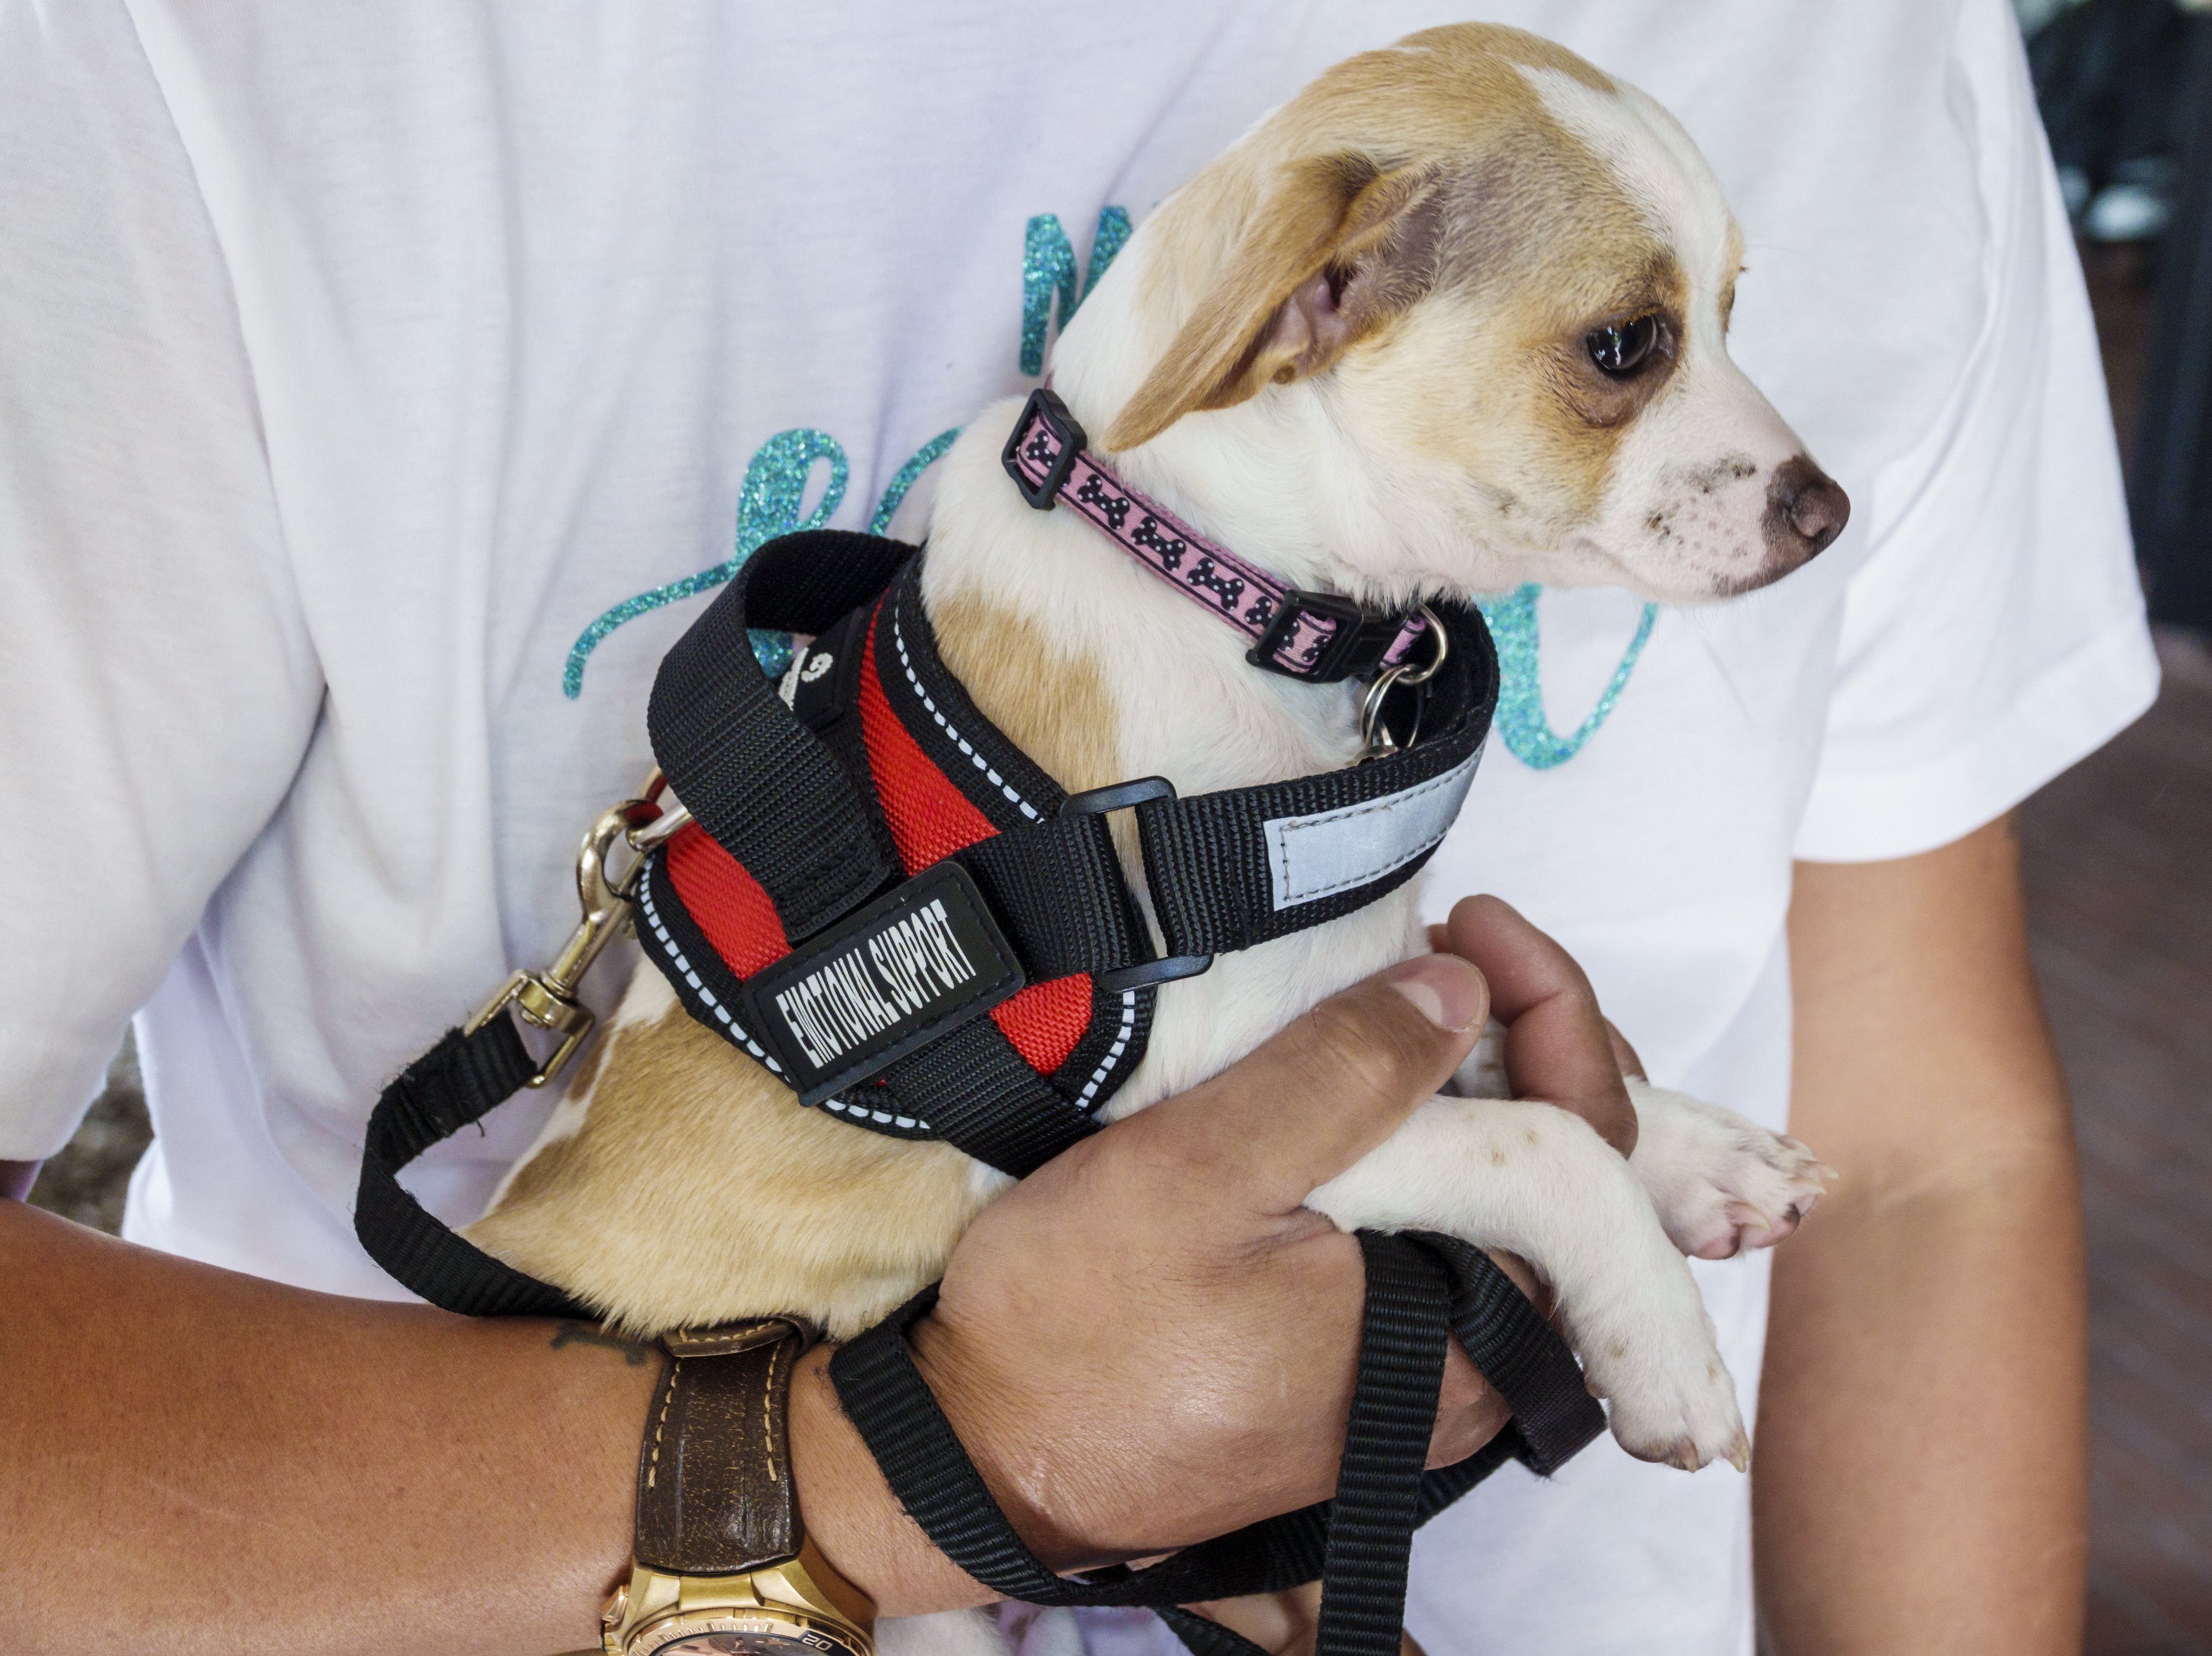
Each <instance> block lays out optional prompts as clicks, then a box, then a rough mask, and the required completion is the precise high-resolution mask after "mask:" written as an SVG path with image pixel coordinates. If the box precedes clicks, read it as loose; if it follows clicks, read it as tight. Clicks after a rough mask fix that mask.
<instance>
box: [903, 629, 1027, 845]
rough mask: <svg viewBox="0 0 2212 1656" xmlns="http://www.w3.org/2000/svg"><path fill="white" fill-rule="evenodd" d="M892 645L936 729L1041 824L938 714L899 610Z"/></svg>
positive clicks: (1001, 778)
mask: <svg viewBox="0 0 2212 1656" xmlns="http://www.w3.org/2000/svg"><path fill="white" fill-rule="evenodd" d="M891 642H892V643H893V644H895V645H896V646H898V658H899V667H900V670H902V671H903V672H904V673H905V674H906V682H908V684H909V685H911V686H912V687H913V688H914V693H915V695H917V696H919V697H920V698H921V705H922V706H923V707H927V708H928V709H929V716H930V717H931V718H932V719H935V720H936V721H937V728H938V729H939V730H940V731H944V732H945V735H947V736H948V737H951V738H952V743H953V745H954V746H955V747H957V748H958V749H960V751H961V752H963V753H964V754H966V755H968V757H969V759H970V760H971V761H974V763H975V768H976V769H977V770H979V771H981V772H982V773H983V774H984V775H985V776H987V777H988V778H990V779H991V786H994V787H995V788H996V789H998V791H999V792H1000V793H1003V794H1005V795H1006V798H1007V800H1008V801H1009V802H1010V803H1012V804H1015V805H1018V806H1019V807H1020V808H1021V813H1022V815H1023V816H1026V817H1028V818H1029V819H1030V821H1031V822H1042V821H1043V820H1044V814H1043V813H1042V811H1040V810H1037V808H1036V806H1035V805H1032V804H1030V802H1029V801H1028V800H1026V799H1024V798H1022V796H1021V795H1020V794H1018V793H1017V792H1014V789H1013V787H1012V785H1011V784H1009V783H1008V782H1007V780H1006V778H1004V777H1003V776H1000V774H999V773H998V772H996V771H994V770H993V769H992V768H991V767H990V765H989V764H988V762H987V761H985V759H984V757H983V755H981V754H979V753H977V752H976V751H975V749H973V748H971V747H969V745H968V743H967V739H966V738H965V737H963V736H962V735H961V734H960V732H959V731H956V730H954V729H953V728H952V726H951V725H948V724H946V723H945V715H944V714H943V713H939V712H938V711H937V703H936V702H934V701H931V700H930V697H929V692H928V691H927V690H925V689H923V688H921V680H920V679H919V678H917V677H915V671H914V663H913V662H912V661H911V660H910V659H908V656H907V652H906V632H905V629H904V628H902V627H900V625H899V618H898V612H897V610H892V612H891Z"/></svg>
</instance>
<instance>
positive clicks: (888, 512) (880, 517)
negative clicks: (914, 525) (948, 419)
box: [868, 426, 960, 535]
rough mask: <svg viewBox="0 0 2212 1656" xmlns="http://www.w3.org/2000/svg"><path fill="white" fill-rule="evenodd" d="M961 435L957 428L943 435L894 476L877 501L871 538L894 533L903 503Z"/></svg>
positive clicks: (870, 524)
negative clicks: (916, 480) (918, 481)
mask: <svg viewBox="0 0 2212 1656" xmlns="http://www.w3.org/2000/svg"><path fill="white" fill-rule="evenodd" d="M959 435H960V428H959V427H957V426H955V427H953V428H952V429H951V430H950V431H940V432H939V433H938V434H937V435H936V436H934V437H933V438H931V439H930V440H928V441H927V442H926V443H924V444H923V445H922V446H921V447H920V448H918V449H916V450H915V452H914V453H913V455H912V457H911V458H908V461H907V463H906V464H904V465H902V466H901V467H900V468H899V469H898V470H896V471H895V472H893V473H892V474H891V480H890V483H889V485H888V486H886V487H885V488H884V498H883V499H882V500H878V501H877V502H876V515H875V516H874V517H872V518H871V519H868V533H870V534H871V535H888V534H890V531H891V519H892V518H893V517H894V516H896V513H897V512H898V509H899V502H900V501H902V500H905V499H906V492H907V490H908V489H910V488H913V487H914V485H915V479H917V478H918V477H920V476H921V474H922V473H923V472H925V471H927V470H929V469H930V467H932V466H933V465H935V464H937V463H938V461H939V460H941V459H943V458H945V450H947V449H949V448H951V446H952V443H953V440H954V439H955V438H957V437H958V436H959Z"/></svg>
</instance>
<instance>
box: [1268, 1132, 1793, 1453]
mask: <svg viewBox="0 0 2212 1656" xmlns="http://www.w3.org/2000/svg"><path fill="white" fill-rule="evenodd" d="M1307 1205H1308V1206H1310V1207H1311V1208H1313V1209H1315V1210H1316V1211H1318V1212H1321V1213H1324V1214H1326V1215H1328V1217H1329V1218H1331V1219H1333V1220H1334V1221H1335V1222H1336V1223H1337V1224H1338V1225H1339V1226H1340V1227H1341V1228H1344V1229H1346V1230H1358V1229H1374V1230H1393V1231H1395V1230H1440V1231H1443V1232H1445V1233H1447V1234H1450V1235H1454V1236H1458V1237H1462V1238H1464V1239H1465V1240H1468V1241H1470V1242H1473V1243H1474V1244H1476V1245H1477V1246H1478V1247H1491V1248H1502V1249H1504V1250H1506V1251H1508V1252H1510V1253H1517V1254H1519V1255H1520V1256H1521V1257H1522V1258H1523V1259H1527V1260H1528V1262H1529V1264H1530V1265H1533V1266H1534V1268H1535V1269H1536V1271H1538V1272H1539V1273H1540V1274H1541V1276H1542V1277H1543V1278H1544V1280H1545V1281H1546V1282H1547V1283H1550V1284H1551V1285H1552V1288H1553V1291H1554V1292H1555V1293H1556V1295H1558V1299H1559V1323H1560V1326H1561V1328H1562V1331H1564V1332H1565V1335H1566V1337H1567V1340H1568V1343H1569V1344H1571V1345H1572V1346H1573V1347H1574V1349H1575V1352H1576V1355H1577V1356H1580V1357H1581V1358H1582V1360H1583V1373H1584V1374H1585V1375H1586V1377H1587V1378H1588V1380H1589V1387H1590V1390H1591V1391H1592V1392H1595V1393H1596V1394H1597V1395H1598V1396H1600V1397H1601V1398H1606V1399H1607V1402H1608V1403H1609V1404H1611V1415H1612V1423H1613V1436H1614V1437H1616V1438H1618V1439H1619V1440H1620V1445H1621V1447H1623V1448H1625V1449H1626V1450H1627V1451H1628V1452H1629V1453H1631V1454H1632V1455H1635V1456H1636V1457H1638V1459H1643V1460H1663V1461H1667V1462H1668V1463H1670V1464H1672V1465H1677V1466H1681V1467H1684V1468H1686V1469H1689V1470H1692V1471H1694V1470H1695V1469H1697V1468H1698V1467H1700V1466H1703V1465H1705V1464H1706V1463H1707V1462H1709V1461H1712V1460H1716V1459H1726V1460H1730V1461H1733V1462H1735V1464H1736V1465H1738V1466H1739V1467H1741V1466H1742V1465H1745V1464H1747V1459H1748V1458H1749V1454H1750V1448H1749V1445H1748V1444H1747V1441H1746V1440H1745V1437H1744V1431H1743V1421H1742V1417H1741V1416H1740V1415H1739V1414H1738V1413H1737V1410H1736V1402H1735V1383H1734V1381H1732V1380H1730V1379H1729V1372H1728V1368H1727V1366H1726V1365H1725V1364H1724V1363H1723V1362H1722V1361H1721V1355H1720V1351H1719V1349H1718V1348H1717V1346H1716V1344H1714V1338H1713V1325H1712V1319H1711V1318H1710V1317H1708V1316H1707V1315H1706V1314H1705V1301H1704V1300H1703V1298H1701V1297H1700V1296H1699V1293H1698V1285H1697V1283H1695V1282H1693V1281H1692V1280H1691V1277H1690V1270H1689V1266H1688V1265H1687V1264H1686V1262H1685V1261H1684V1260H1683V1258H1682V1256H1681V1254H1680V1253H1677V1252H1676V1251H1675V1248H1674V1244H1673V1243H1672V1242H1671V1241H1669V1240H1668V1236H1667V1233H1666V1231H1665V1230H1664V1229H1663V1228H1662V1227H1661V1225H1660V1222H1659V1216H1658V1215H1657V1213H1656V1212H1655V1211H1654V1210H1653V1208H1652V1205H1651V1200H1650V1198H1649V1197H1648V1196H1647V1195H1646V1194H1645V1193H1644V1186H1643V1185H1642V1183H1641V1182H1640V1181H1639V1180H1638V1178H1637V1176H1636V1174H1634V1173H1633V1172H1632V1171H1631V1170H1630V1168H1629V1165H1628V1163H1627V1162H1626V1161H1624V1160H1622V1158H1621V1157H1620V1155H1619V1154H1618V1153H1616V1152H1615V1151H1614V1150H1613V1148H1612V1147H1611V1146H1610V1145H1608V1144H1607V1143H1606V1142H1605V1141H1604V1140H1603V1139H1601V1138H1600V1137H1598V1136H1597V1135H1596V1133H1595V1132H1593V1131H1591V1130H1590V1128H1589V1124H1588V1123H1586V1122H1585V1121H1583V1119H1582V1118H1581V1117H1579V1116H1576V1115H1571V1114H1569V1113H1567V1112H1566V1111H1565V1110H1559V1109H1554V1108H1553V1107H1552V1106H1550V1105H1548V1104H1542V1103H1537V1102H1533V1101H1530V1102H1516V1101H1511V1100H1506V1099H1471V1098H1470V1099H1462V1098H1438V1099H1432V1100H1431V1101H1429V1102H1428V1103H1426V1104H1424V1105H1423V1106H1421V1107H1420V1108H1419V1109H1418V1110H1416V1111H1415V1112H1414V1113H1413V1115H1412V1116H1410V1117H1409V1118H1407V1121H1406V1124H1405V1125H1403V1126H1401V1128H1399V1130H1398V1131H1396V1132H1395V1133H1394V1134H1392V1135H1391V1136H1390V1137H1389V1140H1388V1141H1387V1142H1385V1143H1383V1144H1381V1145H1380V1146H1378V1147H1377V1148H1376V1149H1374V1150H1372V1151H1370V1153H1369V1154H1368V1155H1367V1156H1364V1157H1363V1158H1361V1160H1360V1161H1359V1162H1358V1163H1357V1164H1355V1165H1354V1166H1353V1167H1352V1168H1350V1169H1348V1170H1347V1171H1346V1172H1345V1173H1344V1174H1341V1175H1340V1176H1339V1177H1338V1178H1335V1179H1333V1180H1330V1181H1329V1182H1328V1184H1326V1185H1323V1186H1322V1187H1321V1188H1320V1189H1319V1190H1317V1191H1316V1192H1314V1193H1313V1194H1312V1195H1311V1196H1310V1197H1309V1198H1307Z"/></svg>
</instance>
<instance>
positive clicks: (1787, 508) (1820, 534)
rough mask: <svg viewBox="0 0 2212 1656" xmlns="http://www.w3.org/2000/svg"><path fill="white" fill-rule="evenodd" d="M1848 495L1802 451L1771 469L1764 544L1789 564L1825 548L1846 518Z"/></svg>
mask: <svg viewBox="0 0 2212 1656" xmlns="http://www.w3.org/2000/svg"><path fill="white" fill-rule="evenodd" d="M1850 517H1851V497H1850V495H1848V494H1844V491H1843V490H1842V489H1841V488H1838V486H1837V484H1836V480H1835V479H1834V478H1832V477H1831V476H1828V474H1827V473H1826V472H1825V471H1823V470H1820V467H1818V466H1816V465H1814V464H1813V462H1812V460H1811V459H1810V458H1808V457H1807V456H1805V455H1802V454H1798V455H1793V456H1792V457H1791V458H1789V459H1787V460H1784V462H1783V463H1782V464H1780V465H1778V466H1777V467H1776V468H1775V469H1774V481H1773V482H1771V484H1769V485H1768V486H1767V490H1766V543H1767V545H1768V546H1769V547H1771V548H1772V549H1773V550H1774V551H1775V552H1777V553H1778V554H1779V555H1782V556H1783V557H1784V558H1786V559H1787V560H1788V561H1789V563H1790V566H1791V567H1795V566H1796V565H1798V564H1801V563H1803V562H1804V561H1806V560H1807V559H1808V558H1811V557H1813V556H1814V555H1816V554H1818V553H1820V552H1822V551H1825V550H1826V548H1827V546H1828V543H1830V542H1831V541H1832V540H1834V539H1835V538H1836V537H1837V536H1838V535H1840V534H1842V533H1843V532H1844V525H1845V524H1847V523H1849V522H1850Z"/></svg>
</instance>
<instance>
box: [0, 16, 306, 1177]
mask: <svg viewBox="0 0 2212 1656" xmlns="http://www.w3.org/2000/svg"><path fill="white" fill-rule="evenodd" d="M0 223H4V224H5V225H6V226H7V232H6V234H5V235H4V236H0V709H4V713H0V799H5V800H6V801H7V802H8V803H9V806H10V808H11V809H10V813H9V814H10V819H11V823H12V826H13V828H14V830H15V836H16V840H15V850H14V858H13V860H14V862H15V877H14V880H13V882H12V888H11V890H10V893H9V909H10V914H9V947H8V948H7V949H5V950H0V1008H4V1014H0V1159H7V1160H36V1159H40V1158H42V1157H44V1156H48V1155H51V1154H52V1152H53V1151H55V1150H56V1149H59V1148H60V1146H61V1145H62V1144H63V1143H65V1142H66V1141H67V1140H68V1138H69V1136H70V1133H71V1131H74V1129H75V1126H76V1121H77V1120H78V1119H79V1118H80V1116H81V1115H82V1112H83V1109H84V1107H85V1105H86V1103H87V1102H88V1100H89V1099H90V1098H91V1096H92V1095H93V1093H94V1090H95V1089H96V1087H97V1085H98V1083H99V1079H100V1074H101V1071H102V1070H103V1068H104V1066H105V1065H106V1062H107V1060H108V1059H109V1058H110V1057H111V1056H112V1054H113V1052H114V1050H115V1047H116V1045H117V1044H118V1041H119V1040H120V1039H121V1035H122V1030H123V1026H124V1024H125V1022H126V1021H127V1020H128V1019H129V1017H130V1016H131V1013H132V1011H133V1010H136V1009H137V1007H138V1006H139V1005H140V1004H142V1003H143V1001H144V1000H145V999H146V998H148V997H149V995H150V994H151V993H152V992H153V990H154V988H155V986H156V985H157V984H158V982H159V981H160V980H161V974H162V973H163V971H164V970H165V968H167V965H168V962H169V961H170V960H171V959H172V957H173V955H175V953H176V951H177V949H178V948H179V945H180V943H182V942H183V940H184V939H185V937H186V936H187V935H188V934H189V933H190V931H191V929H192V927H193V925H195V924H196V923H197V919H198V917H199V914H200V912H201V910H202V909H203V907H204V906H205V904H206V902H207V901H208V899H209V897H210V895H212V894H213V892H214V891H215V889H216V886H217V885H218V883H220V882H221V881H222V878H223V877H224V875H225V874H226V873H227V872H228V870H229V869H230V868H231V866H232V864H234V863H235V862H236V861H237V859H238V858H239V857H240V854H241V853H242V852H244V850H245V849H246V846H248V845H249V844H250V843H251V842H252V839H253V836H254V835H255V834H257V833H258V831H259V830H260V828H261V827H262V825H263V824H264V822H266V821H267V820H268V819H269V817H270V815H271V813H272V812H273V811H274V810H275V809H276V805H277V804H278V802H279V801H280V800H281V799H282V798H283V794H284V791H285V788H286V786H287V785H288V784H289V780H290V779H291V776H292V774H293V772H294V770H295V768H296V767H297V765H298V762H299V759H300V755H301V753H302V751H303V750H304V748H305V745H306V743H307V737H308V735H309V733H310V731H312V729H313V723H314V719H315V717H316V713H317V708H318V706H319V700H320V695H321V681H320V678H319V673H318V669H317V665H316V662H315V658H314V652H313V647H312V645H311V643H310V641H309V639H308V636H307V628H306V626H305V624H304V622H303V620H302V617H301V610H300V607H299V604H298V603H297V601H296V597H295V591H294V585H293V582H292V579H291V575H290V573H289V567H288V564H287V561H286V555H285V549H284V544H283V535H282V533H281V530H280V526H279V519H278V513H277V508H276V500H275V498H274V495H273V493H272V490H271V487H270V474H269V467H268V464H267V462H266V458H265V454H264V448H263V444H262V440H261V435H260V426H259V419H258V410H257V405H256V401H255V397H254V391H253V385H252V374H251V372H250V368H249V364H248V361H247V357H246V351H245V349H244V347H243V345H242V344H241V342H240V331H239V327H238V323H237V316H236V309H235V306H234V303H233V300H232V296H231V292H230V288H229V284H228V280H227V277H226V274H225V270H224V264H223V259H222V254H221V251H220V249H219V248H218V246H217V245H216V237H215V234H214V232H213V230H212V228H211V227H210V222H209V219H208V216H207V215H206V212H205V211H204V207H203V205H202V203H201V199H200V196H199V192H198V191H197V187H196V185H195V181H194V179H193V175H192V172H191V166H190V163H189V162H188V161H187V159H186V157H185V153H184V150H183V148H182V145H181V143H180V142H179V138H178V136H177V134H176V131H175V130H174V128H173V125H172V124H171V122H170V119H169V116H168V112H167V106H166V105H165V104H164V102H163V100H162V97H161V92H160V90H159V88H157V86H156V84H155V81H154V78H153V76H152V74H151V72H150V71H149V68H148V66H147V63H146V60H145V58H144V56H143V53H142V52H141V51H140V49H139V45H138V41H137V36H136V34H135V33H134V32H133V30H132V28H131V22H130V20H129V18H128V16H127V15H126V14H125V11H124V9H123V7H122V5H121V4H120V3H119V0H82V3H72V4H70V5H67V6H52V7H33V6H9V7H6V8H4V9H0Z"/></svg>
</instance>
